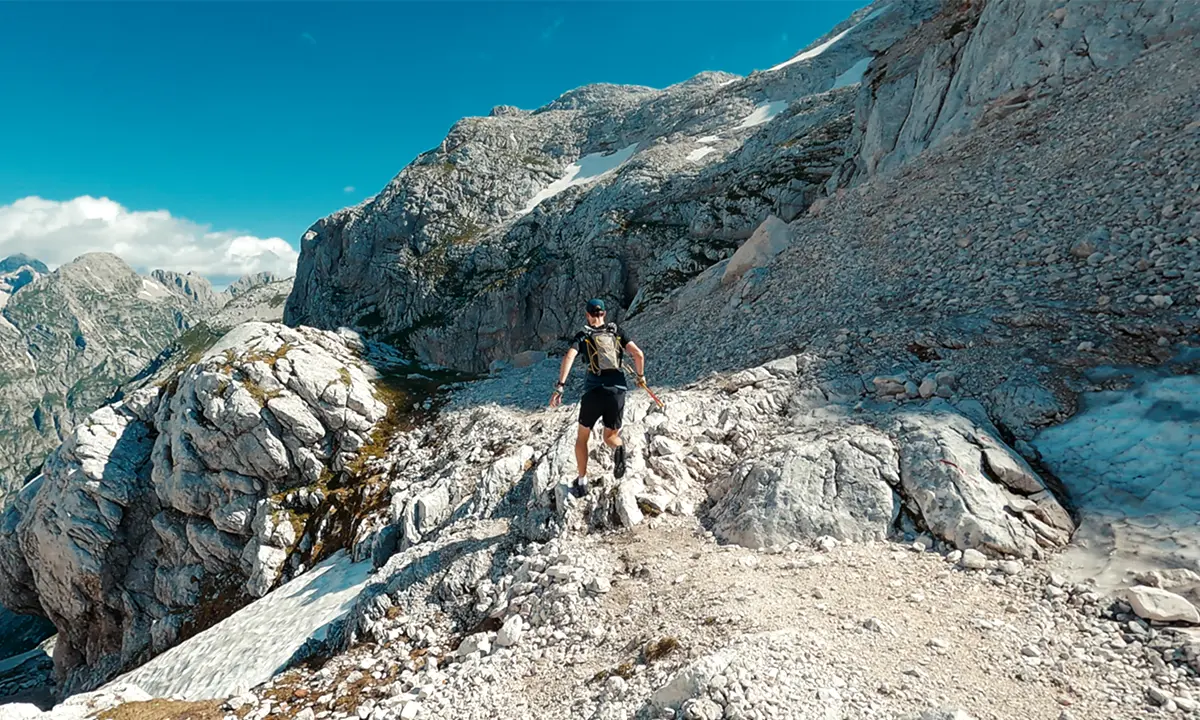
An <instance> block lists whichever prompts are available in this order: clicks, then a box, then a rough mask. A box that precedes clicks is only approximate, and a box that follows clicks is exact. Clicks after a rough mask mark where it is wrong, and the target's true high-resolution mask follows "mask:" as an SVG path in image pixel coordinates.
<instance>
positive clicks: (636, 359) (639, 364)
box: [625, 340, 646, 382]
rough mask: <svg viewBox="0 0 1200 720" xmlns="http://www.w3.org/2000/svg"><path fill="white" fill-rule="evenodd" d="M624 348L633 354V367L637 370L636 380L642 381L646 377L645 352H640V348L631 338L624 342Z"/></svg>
mask: <svg viewBox="0 0 1200 720" xmlns="http://www.w3.org/2000/svg"><path fill="white" fill-rule="evenodd" d="M625 349H626V350H628V351H629V354H630V355H632V356H633V369H634V370H636V371H637V376H638V380H640V381H643V382H644V381H645V379H646V353H644V352H642V349H641V348H640V347H638V346H637V343H635V342H633V341H632V340H630V341H629V342H628V343H626V344H625Z"/></svg>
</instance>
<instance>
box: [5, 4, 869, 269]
mask: <svg viewBox="0 0 1200 720" xmlns="http://www.w3.org/2000/svg"><path fill="white" fill-rule="evenodd" d="M865 4H866V3H865V2H864V1H859V0H848V1H846V2H840V1H834V0H825V1H823V2H783V1H775V2H736V3H725V2H692V3H685V2H659V3H645V4H643V3H633V2H604V3H585V2H569V3H553V4H552V3H534V2H512V3H500V2H487V3H467V2H442V3H416V2H390V3H382V2H377V3H310V2H306V3H294V4H293V3H281V2H271V3H211V2H202V3H177V2H163V3H126V4H107V3H96V2H89V3H82V4H76V5H63V4H58V3H6V4H0V97H2V98H4V99H5V100H6V102H5V106H6V107H5V109H4V112H2V113H0V206H5V205H8V204H10V203H13V202H14V201H15V200H17V199H18V198H24V197H27V196H39V197H41V198H46V199H50V200H54V201H66V200H70V199H72V198H76V197H79V196H84V195H90V196H93V197H96V198H100V197H108V198H111V199H112V200H113V201H115V202H116V203H119V204H120V205H121V206H123V207H124V208H127V209H129V210H135V211H147V210H166V211H169V213H170V214H171V215H172V216H173V217H175V218H187V219H188V220H190V221H194V222H195V223H200V224H203V225H208V226H211V228H213V229H214V230H221V231H224V230H237V231H241V232H245V233H248V234H251V235H254V236H257V237H272V236H277V237H281V238H284V239H285V240H286V241H287V242H288V243H291V244H292V245H297V246H298V242H299V237H300V235H301V234H302V233H303V231H304V230H305V229H306V228H307V227H308V226H309V225H310V224H311V223H312V222H313V221H315V220H316V219H318V218H319V217H321V216H323V215H325V214H328V213H329V212H332V211H334V210H337V209H338V208H341V207H344V206H346V205H349V204H353V203H356V202H358V201H360V200H361V199H362V198H364V197H366V196H368V195H370V194H372V193H374V192H376V191H377V190H378V189H379V188H381V187H382V186H383V185H384V184H385V183H386V182H387V181H388V180H389V179H391V178H392V177H393V176H394V175H395V174H396V173H397V172H398V171H399V170H400V169H401V168H402V167H403V166H404V165H405V164H407V163H408V162H409V161H410V160H411V159H412V158H413V157H414V156H416V155H417V154H418V153H420V152H422V151H424V150H427V149H429V148H431V147H433V146H436V145H437V144H438V143H439V142H440V141H441V139H442V137H443V136H444V134H445V133H446V131H447V130H448V129H449V128H450V126H451V125H452V124H453V123H454V122H455V121H456V120H457V119H459V118H460V117H463V116H465V115H482V114H486V113H487V112H488V110H489V109H490V108H491V107H492V106H493V105H497V104H511V105H517V106H520V107H525V108H533V107H537V106H539V105H543V104H545V103H546V102H548V101H550V100H552V99H553V98H554V97H556V96H557V95H559V94H561V93H562V92H564V91H566V90H569V89H571V88H573V87H577V86H579V85H583V84H585V83H591V82H600V81H603V82H617V83H637V84H643V85H650V86H654V87H663V86H666V85H669V84H671V83H674V82H679V81H682V80H685V79H687V78H688V77H691V76H692V75H694V74H696V73H697V72H700V71H702V70H727V71H730V72H736V73H738V74H747V73H749V72H750V71H751V70H754V69H763V68H766V67H769V66H771V65H773V64H775V63H778V62H780V61H782V60H784V59H786V58H787V57H789V56H790V55H792V54H793V53H795V52H796V51H797V50H799V49H800V48H802V47H804V46H805V45H807V44H808V43H810V42H811V41H812V40H814V39H815V38H817V37H819V36H820V35H822V34H824V33H825V32H827V31H828V30H829V29H830V28H831V27H832V26H833V25H835V24H836V23H838V22H840V21H841V20H843V19H845V18H846V17H847V16H848V15H849V14H850V13H851V12H853V10H855V9H857V8H858V7H861V6H862V5H865ZM351 187H352V188H354V190H353V191H347V190H346V189H347V188H351ZM0 249H3V248H0Z"/></svg>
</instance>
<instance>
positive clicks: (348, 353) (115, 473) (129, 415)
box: [0, 323, 444, 688]
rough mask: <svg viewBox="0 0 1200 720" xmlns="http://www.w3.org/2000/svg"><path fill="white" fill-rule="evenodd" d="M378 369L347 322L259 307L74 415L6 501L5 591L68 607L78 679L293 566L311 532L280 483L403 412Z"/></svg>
mask: <svg viewBox="0 0 1200 720" xmlns="http://www.w3.org/2000/svg"><path fill="white" fill-rule="evenodd" d="M293 353H294V354H295V356H296V357H294V358H293V363H292V366H291V367H290V368H288V369H287V370H288V371H287V372H281V370H280V368H279V367H278V365H279V364H280V363H281V361H282V360H283V359H284V358H287V357H289V356H291V355H292V354H293ZM301 356H302V357H303V360H302V361H301V360H299V358H300V357H301ZM372 372H373V371H370V370H369V369H368V368H367V367H366V366H365V365H364V364H363V363H362V361H361V360H359V359H358V357H357V355H356V351H355V350H354V349H352V346H351V344H348V341H347V340H346V339H344V338H343V337H341V336H339V335H337V334H334V333H327V332H323V331H318V330H312V329H308V328H301V329H291V328H286V327H283V326H280V325H271V324H266V323H247V324H244V325H241V326H239V327H237V328H236V329H234V330H233V331H231V332H230V333H228V334H227V335H226V336H225V337H224V338H222V339H221V340H220V341H219V342H217V343H216V345H215V346H214V347H213V348H212V349H211V350H210V351H209V352H208V353H206V354H205V355H203V357H201V358H200V360H199V361H198V362H197V363H195V364H194V365H191V366H189V367H187V368H186V369H184V370H182V371H181V372H180V373H179V375H178V376H177V377H176V378H175V379H174V380H173V381H172V382H171V383H170V384H168V385H165V386H163V387H153V386H150V387H146V388H143V389H141V390H137V391H135V392H134V393H133V394H131V395H130V396H129V397H128V398H127V399H126V400H124V401H123V402H120V403H116V404H113V405H106V406H104V407H102V408H100V409H99V410H97V411H95V412H93V413H92V414H91V415H89V416H88V417H87V418H86V419H85V420H84V421H83V422H81V423H79V424H78V425H76V426H75V427H74V429H73V430H72V431H71V434H70V435H69V437H68V439H67V441H66V442H64V443H63V445H62V446H61V447H60V448H59V449H58V450H57V451H55V452H54V453H53V454H52V455H51V456H50V457H49V458H48V459H47V461H46V464H45V467H44V469H43V472H42V474H41V475H39V476H38V478H37V479H36V480H34V481H33V482H31V483H30V484H28V485H27V486H26V487H25V488H24V489H23V490H22V491H21V492H20V493H19V495H18V496H17V499H16V501H15V502H13V503H12V504H11V505H10V506H9V507H8V508H7V510H6V511H5V513H4V514H3V516H0V524H2V527H3V528H4V529H5V532H4V533H2V534H0V602H3V604H4V605H5V606H7V607H9V608H12V609H15V610H20V611H23V612H37V613H38V614H43V613H44V614H45V615H47V616H48V617H50V618H52V619H53V621H54V623H55V625H56V626H57V628H58V642H57V644H56V649H55V664H56V666H57V668H58V670H59V672H60V673H63V674H65V675H66V686H67V687H71V688H79V687H87V686H89V685H91V684H93V683H95V682H99V681H102V680H104V679H105V677H106V676H107V675H108V674H111V673H112V672H116V671H118V670H120V669H121V668H122V667H124V666H126V665H127V664H128V663H130V662H132V661H134V660H135V659H139V658H142V655H143V653H145V652H151V653H157V652H161V651H162V650H165V649H166V648H168V647H170V646H171V645H172V644H173V643H174V642H175V639H176V638H177V637H178V633H179V631H180V629H181V627H182V622H183V620H184V619H185V617H186V616H187V614H189V613H191V612H193V611H194V609H195V606H196V605H198V604H199V605H203V604H205V603H207V602H213V601H216V602H235V601H236V600H237V598H238V597H246V598H251V597H260V596H262V595H263V594H265V593H266V592H267V591H268V590H270V589H271V588H272V587H273V586H274V585H275V584H276V583H277V582H278V581H279V580H280V578H281V575H282V573H283V572H284V570H285V563H286V561H287V560H288V558H289V555H290V554H291V553H292V552H293V551H294V550H295V549H296V547H297V542H298V541H299V539H300V538H298V537H297V531H296V529H295V527H294V525H293V522H292V520H291V519H290V517H289V516H288V515H287V514H286V511H284V510H283V509H282V508H281V507H280V506H279V504H278V503H276V502H275V501H274V500H270V499H269V498H270V497H272V496H278V495H281V494H283V493H285V492H286V491H288V490H291V489H294V488H303V487H305V486H306V485H307V484H309V482H310V481H311V476H312V473H311V472H310V470H309V465H310V464H311V463H315V464H316V466H317V474H318V475H319V474H320V473H321V472H329V471H330V469H329V467H328V465H327V464H325V463H329V462H330V459H331V458H335V457H340V456H343V455H347V454H348V455H350V456H351V457H353V456H355V454H356V453H355V452H354V451H351V450H347V449H346V448H350V447H353V448H355V450H357V448H360V447H361V446H362V437H363V434H369V433H370V432H371V430H372V429H373V428H374V425H375V423H376V422H377V421H378V420H379V419H381V418H382V417H383V416H384V414H385V413H386V412H387V408H386V407H385V406H384V404H383V403H382V402H380V401H379V400H377V399H376V398H375V396H374V391H373V389H372V383H371V379H370V376H371V373H372ZM281 375H282V376H283V377H281ZM333 384H339V385H340V390H339V391H337V392H333V391H332V389H331V385H333ZM302 449H303V450H305V452H306V454H301V453H300V451H301V450H302ZM424 512H425V513H426V514H436V513H437V512H444V510H436V509H435V508H434V507H433V505H432V504H431V505H430V506H429V507H428V508H426V510H425V511H424ZM206 588H208V589H206ZM211 588H223V590H222V591H221V592H222V593H224V599H223V600H222V599H221V598H219V597H212V596H210V595H208V594H207V593H209V592H211ZM162 617H171V618H173V620H172V621H171V622H170V623H162V622H156V621H155V619H156V618H162ZM84 666H90V667H91V668H92V669H91V670H88V671H86V672H85V671H84V670H83V668H84Z"/></svg>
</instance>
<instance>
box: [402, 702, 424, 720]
mask: <svg viewBox="0 0 1200 720" xmlns="http://www.w3.org/2000/svg"><path fill="white" fill-rule="evenodd" d="M420 713H421V703H419V702H417V701H415V700H410V701H409V702H406V703H404V708H403V709H402V710H401V711H400V720H415V718H416V717H417V715H419V714H420Z"/></svg>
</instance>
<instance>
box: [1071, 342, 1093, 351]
mask: <svg viewBox="0 0 1200 720" xmlns="http://www.w3.org/2000/svg"><path fill="white" fill-rule="evenodd" d="M1095 349H1096V343H1094V342H1092V341H1091V340H1084V341H1083V342H1081V343H1079V345H1078V346H1077V347H1076V348H1075V350H1076V351H1078V352H1091V351H1092V350H1095Z"/></svg>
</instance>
